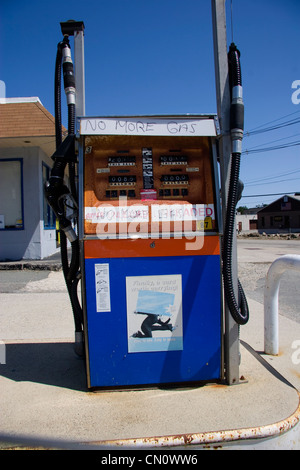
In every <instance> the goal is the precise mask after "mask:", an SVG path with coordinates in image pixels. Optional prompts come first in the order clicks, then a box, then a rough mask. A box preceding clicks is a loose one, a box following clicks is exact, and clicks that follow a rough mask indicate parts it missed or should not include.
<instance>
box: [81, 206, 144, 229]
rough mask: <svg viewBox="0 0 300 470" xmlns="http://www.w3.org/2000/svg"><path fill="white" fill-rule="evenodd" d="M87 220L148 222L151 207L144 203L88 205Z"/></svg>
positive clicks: (92, 221)
mask: <svg viewBox="0 0 300 470" xmlns="http://www.w3.org/2000/svg"><path fill="white" fill-rule="evenodd" d="M85 220H86V221H87V222H91V223H93V224H98V223H105V224H108V223H121V222H128V223H129V222H148V221H149V208H148V207H147V206H143V205H132V206H126V205H125V206H112V205H105V206H99V207H86V208H85Z"/></svg>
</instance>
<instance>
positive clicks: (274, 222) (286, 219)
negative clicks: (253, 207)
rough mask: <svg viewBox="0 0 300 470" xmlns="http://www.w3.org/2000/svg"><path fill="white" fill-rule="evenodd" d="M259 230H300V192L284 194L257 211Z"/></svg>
mask: <svg viewBox="0 0 300 470" xmlns="http://www.w3.org/2000/svg"><path fill="white" fill-rule="evenodd" d="M257 224H258V231H259V232H260V233H261V232H265V233H280V232H282V233H284V232H288V233H289V232H300V194H298V193H296V194H295V195H294V196H287V195H286V196H282V197H281V198H279V199H277V201H274V202H272V203H271V204H269V205H268V206H266V207H264V208H263V209H260V211H258V213H257Z"/></svg>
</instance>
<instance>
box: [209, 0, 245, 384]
mask: <svg viewBox="0 0 300 470" xmlns="http://www.w3.org/2000/svg"><path fill="white" fill-rule="evenodd" d="M211 6H212V22H213V38H214V56H215V78H216V96H217V112H218V118H219V123H220V131H221V135H220V139H219V157H220V177H221V197H222V217H223V227H225V217H226V208H227V195H228V188H229V180H230V163H231V139H230V89H229V77H228V59H227V52H228V51H227V35H226V12H225V0H211ZM232 272H233V279H234V280H235V281H236V282H235V284H236V285H235V293H236V298H238V287H237V247H236V236H234V240H233V254H232ZM224 302H225V299H224ZM224 315H225V337H224V352H225V377H226V381H227V383H228V384H229V385H232V384H237V383H238V382H239V364H240V344H239V326H238V325H237V323H236V322H235V321H234V320H233V318H232V316H231V314H230V311H229V308H228V306H227V305H226V303H225V304H224Z"/></svg>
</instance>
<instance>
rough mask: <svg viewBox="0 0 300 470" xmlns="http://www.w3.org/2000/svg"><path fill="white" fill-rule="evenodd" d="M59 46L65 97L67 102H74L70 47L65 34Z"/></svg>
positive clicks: (73, 78) (73, 76)
mask: <svg viewBox="0 0 300 470" xmlns="http://www.w3.org/2000/svg"><path fill="white" fill-rule="evenodd" d="M61 48H62V68H63V78H64V89H65V93H66V97H67V104H68V105H69V104H75V75H74V67H73V62H72V57H71V48H70V43H69V38H68V36H67V35H65V37H64V39H63V41H62V42H61Z"/></svg>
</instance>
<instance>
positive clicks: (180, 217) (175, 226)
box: [78, 116, 218, 238]
mask: <svg viewBox="0 0 300 470" xmlns="http://www.w3.org/2000/svg"><path fill="white" fill-rule="evenodd" d="M215 123H216V120H215V116H197V117H195V116H180V117H176V116H173V117H155V116H153V117H149V116H148V117H128V118H126V117H114V118H112V117H110V118H81V119H80V120H79V123H78V127H79V129H78V130H79V133H80V135H81V136H82V139H83V141H84V143H83V147H84V161H85V164H84V188H83V190H84V208H85V209H84V234H85V235H95V234H96V233H97V235H98V236H99V235H101V233H103V234H105V237H106V238H107V236H108V234H112V235H113V234H123V235H125V233H128V230H131V231H132V230H134V231H137V232H139V233H140V234H142V233H150V232H152V233H162V232H165V231H167V232H169V231H170V232H172V233H173V232H182V230H183V229H184V231H185V232H187V231H189V230H190V231H193V232H202V233H203V231H207V232H217V231H218V224H217V214H216V200H215V190H216V188H215V179H214V171H213V161H212V139H214V137H215V136H216V125H215ZM134 224H135V226H134ZM183 225H184V227H183Z"/></svg>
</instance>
